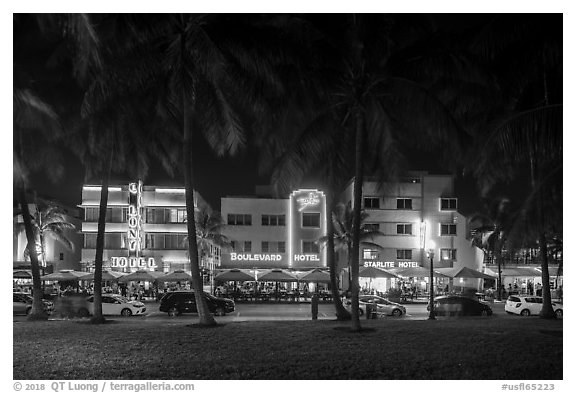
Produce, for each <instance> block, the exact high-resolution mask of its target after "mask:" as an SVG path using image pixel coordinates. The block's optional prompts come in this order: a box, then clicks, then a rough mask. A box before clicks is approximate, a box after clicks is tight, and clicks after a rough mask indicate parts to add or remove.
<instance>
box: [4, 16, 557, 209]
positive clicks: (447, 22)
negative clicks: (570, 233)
mask: <svg viewBox="0 0 576 393" xmlns="http://www.w3.org/2000/svg"><path fill="white" fill-rule="evenodd" d="M491 17H493V15H470V14H468V15H466V14H464V15H463V14H450V15H447V14H445V15H443V14H440V15H435V16H430V15H422V18H424V19H426V20H427V21H428V22H427V23H429V22H430V20H432V23H433V24H435V25H436V26H437V29H438V31H440V32H450V33H453V34H454V35H456V36H457V35H458V34H469V33H470V32H471V31H474V30H475V29H476V28H477V26H480V25H482V24H483V23H485V21H486V20H488V19H489V18H491ZM310 19H312V20H314V21H315V23H317V24H318V25H321V26H322V27H323V28H324V29H325V30H327V31H332V32H335V33H336V34H337V33H338V32H339V30H340V29H341V26H340V23H341V21H342V15H337V16H335V15H325V14H324V15H323V14H320V15H315V16H313V17H310ZM558 21H561V19H559V18H556V19H554V18H551V17H548V18H546V19H545V20H543V23H550V24H557V22H558ZM31 29H32V27H31ZM29 33H30V31H29V30H27V29H26V28H23V29H21V30H20V31H15V35H16V36H15V41H16V38H18V37H19V35H20V34H22V35H25V34H29ZM34 45H36V46H39V45H40V46H41V45H42V44H41V43H34ZM39 50H40V51H41V47H40V48H39ZM54 90H56V92H55V91H54ZM63 91H64V92H66V89H64V90H59V89H52V91H51V92H50V93H46V95H47V96H50V95H52V94H62V92H63ZM78 94H79V92H78V91H76V90H74V88H71V90H70V97H71V98H70V99H71V101H72V100H76V104H77V100H78V97H79V96H78ZM76 104H75V103H74V102H71V103H70V106H71V107H75V105H76ZM194 153H195V177H196V189H197V191H199V192H200V193H201V194H202V195H203V196H204V198H205V199H206V200H207V201H208V202H209V203H210V204H211V205H212V206H213V207H214V208H216V209H219V207H220V198H221V197H224V196H227V195H251V194H253V192H254V186H255V185H260V184H268V183H269V176H268V174H263V175H259V170H258V152H257V150H256V149H255V148H251V147H249V148H248V149H247V150H246V151H244V152H241V153H240V154H239V155H238V156H237V157H234V158H217V157H216V155H215V154H214V153H212V152H210V149H209V148H208V146H207V144H206V142H204V141H202V140H197V142H196V145H195V146H194ZM434 155H435V154H434V153H429V154H414V155H411V157H410V165H411V169H414V170H429V171H430V172H431V173H450V172H449V170H448V169H447V168H444V167H443V166H442V165H440V164H438V163H437V162H436V161H435V160H434ZM65 157H66V158H65V167H66V172H65V175H64V176H63V177H62V178H61V179H59V180H57V181H56V182H55V183H54V182H51V181H49V180H48V178H47V176H45V175H43V174H35V175H33V177H32V184H33V185H34V188H35V189H36V190H37V191H38V193H39V194H40V195H43V196H46V197H49V198H54V199H57V200H59V201H61V202H63V203H65V204H68V205H72V206H74V205H78V204H80V203H81V187H82V184H83V183H84V176H85V171H84V168H83V166H82V164H81V163H80V161H79V160H78V159H77V158H75V157H74V156H72V155H71V154H69V153H65ZM456 175H457V177H456V190H455V191H456V197H458V198H459V200H460V202H459V210H460V211H461V212H462V213H464V214H470V213H472V212H474V211H477V210H478V209H479V207H480V198H479V192H478V191H477V189H476V186H475V181H474V179H473V178H472V176H471V175H470V174H466V175H465V176H463V175H462V174H461V173H460V172H459V171H457V172H456ZM133 180H135V179H133V178H130V177H129V176H128V175H127V174H126V173H113V174H112V177H111V181H110V184H126V183H128V182H130V181H133ZM143 180H144V184H149V185H178V186H181V185H183V178H182V175H181V173H177V174H176V176H175V177H174V178H171V177H169V176H168V175H167V174H166V173H165V172H164V170H163V169H162V168H161V166H160V164H158V163H154V162H152V163H151V166H150V172H149V175H148V177H147V178H145V179H143ZM89 182H90V183H100V180H99V179H98V178H92V179H89ZM316 183H317V182H316V179H314V178H313V177H310V176H309V177H308V178H306V179H305V181H304V184H302V186H314V184H316ZM527 186H528V184H527V182H526V180H525V179H523V178H519V179H518V180H516V181H515V183H514V184H511V185H507V186H502V187H501V188H500V190H501V191H502V194H508V195H511V196H512V197H513V198H514V196H515V195H517V196H518V198H521V196H522V194H524V192H523V189H524V188H525V187H527Z"/></svg>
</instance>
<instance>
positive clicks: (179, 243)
mask: <svg viewBox="0 0 576 393" xmlns="http://www.w3.org/2000/svg"><path fill="white" fill-rule="evenodd" d="M185 238H186V235H176V234H168V235H164V241H165V247H164V248H165V249H166V250H185V249H186V248H187V246H188V244H187V242H186V240H184V239H185Z"/></svg>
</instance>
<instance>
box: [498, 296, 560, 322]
mask: <svg viewBox="0 0 576 393" xmlns="http://www.w3.org/2000/svg"><path fill="white" fill-rule="evenodd" d="M552 308H553V309H554V312H555V313H556V317H557V318H562V315H563V313H564V311H563V306H562V304H560V303H554V302H552ZM504 310H505V311H506V312H507V313H509V314H518V315H522V316H523V317H527V316H529V315H538V314H540V311H541V310H542V297H540V296H515V295H513V296H508V299H507V300H506V305H505V306H504Z"/></svg>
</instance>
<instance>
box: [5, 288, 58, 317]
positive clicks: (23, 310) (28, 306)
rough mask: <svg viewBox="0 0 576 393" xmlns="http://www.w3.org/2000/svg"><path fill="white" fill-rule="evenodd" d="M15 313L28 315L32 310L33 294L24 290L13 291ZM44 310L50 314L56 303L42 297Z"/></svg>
mask: <svg viewBox="0 0 576 393" xmlns="http://www.w3.org/2000/svg"><path fill="white" fill-rule="evenodd" d="M12 298H13V308H12V309H13V313H14V315H28V314H29V313H30V311H31V310H32V300H33V298H32V295H30V294H28V293H24V292H13V293H12ZM42 305H43V307H44V312H45V313H46V314H48V315H50V314H52V311H54V303H53V302H51V301H49V300H44V299H42Z"/></svg>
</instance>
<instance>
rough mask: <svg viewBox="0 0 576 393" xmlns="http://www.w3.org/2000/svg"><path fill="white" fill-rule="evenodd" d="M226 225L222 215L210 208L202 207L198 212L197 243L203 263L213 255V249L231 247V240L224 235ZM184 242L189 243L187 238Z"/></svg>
mask: <svg viewBox="0 0 576 393" xmlns="http://www.w3.org/2000/svg"><path fill="white" fill-rule="evenodd" d="M224 225H225V224H224V221H223V220H222V217H221V216H220V213H218V212H216V211H213V210H212V209H211V208H210V207H209V206H207V205H202V206H201V207H200V208H199V209H198V210H196V243H197V244H198V250H199V252H200V260H201V261H202V262H206V261H205V259H206V258H207V257H208V256H209V255H211V252H212V249H213V248H220V249H224V248H228V247H230V239H228V237H227V236H226V235H223V234H222V229H223V228H224ZM184 241H185V242H187V241H188V237H187V236H186V237H185V238H184Z"/></svg>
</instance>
